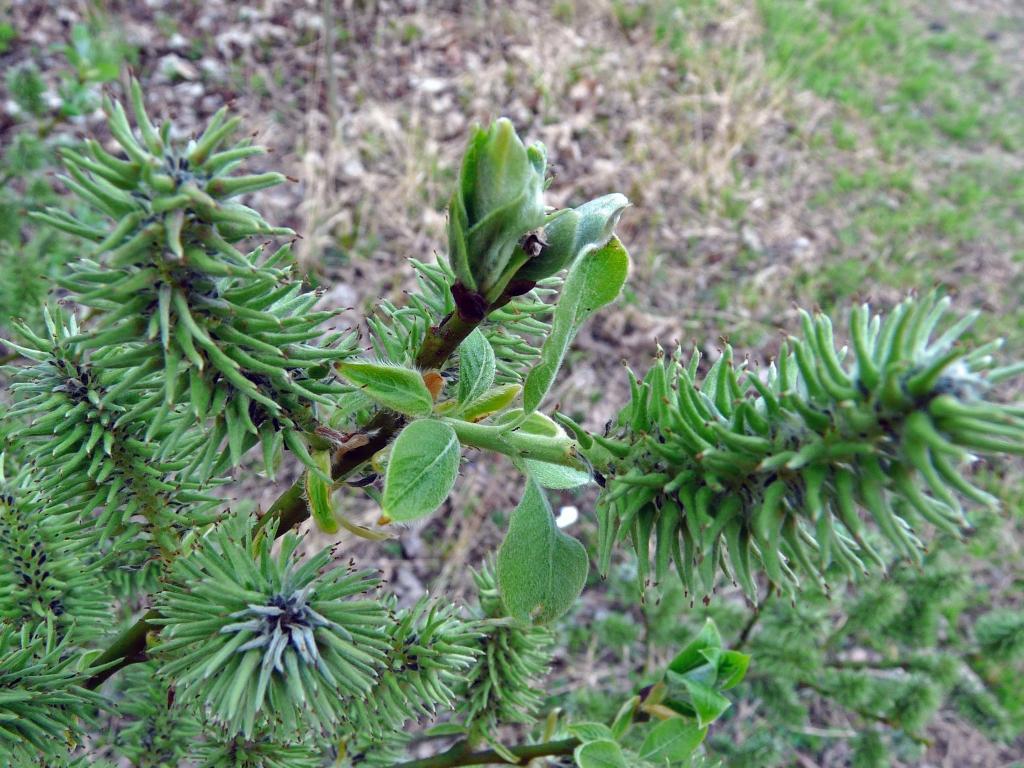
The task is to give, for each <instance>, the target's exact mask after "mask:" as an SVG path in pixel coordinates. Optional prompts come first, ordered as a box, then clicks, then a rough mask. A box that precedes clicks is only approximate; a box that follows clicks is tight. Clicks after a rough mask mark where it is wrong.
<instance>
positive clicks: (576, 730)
mask: <svg viewBox="0 0 1024 768" xmlns="http://www.w3.org/2000/svg"><path fill="white" fill-rule="evenodd" d="M567 730H568V731H569V735H570V736H575V737H576V738H577V739H579V740H580V741H582V742H588V741H602V740H608V741H614V740H615V737H614V736H613V735H612V731H611V728H609V727H608V726H607V725H605V724H604V723H573V724H572V725H570V726H569V727H568V729H567Z"/></svg>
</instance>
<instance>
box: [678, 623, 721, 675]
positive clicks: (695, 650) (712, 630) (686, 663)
mask: <svg viewBox="0 0 1024 768" xmlns="http://www.w3.org/2000/svg"><path fill="white" fill-rule="evenodd" d="M721 647H722V636H721V635H720V634H719V633H718V627H716V626H715V622H713V621H712V620H711V619H708V620H707V621H706V622H704V626H703V627H701V630H700V633H699V634H698V635H697V636H696V637H695V638H693V640H691V641H690V642H689V643H688V644H687V646H686V647H685V648H683V650H681V651H680V652H679V653H678V654H677V655H676V657H675V658H674V659H672V661H671V662H670V663H669V665H668V668H669V670H670V671H672V672H675V673H677V674H680V675H683V674H686V673H687V672H689V671H690V670H691V669H696V668H697V667H699V666H702V665H704V664H707V663H708V659H707V658H706V657H705V656H704V654H703V653H702V651H704V650H706V649H709V648H721Z"/></svg>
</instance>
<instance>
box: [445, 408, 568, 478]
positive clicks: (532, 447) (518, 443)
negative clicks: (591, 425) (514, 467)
mask: <svg viewBox="0 0 1024 768" xmlns="http://www.w3.org/2000/svg"><path fill="white" fill-rule="evenodd" d="M444 421H445V423H446V424H448V426H450V427H451V428H452V429H454V430H455V434H456V435H458V438H459V442H460V443H462V444H463V445H471V446H473V447H474V448H483V449H485V450H488V451H494V452H495V453H503V454H505V455H506V456H512V457H514V458H522V459H537V460H538V461H546V462H548V463H550V464H560V465H562V466H566V467H572V468H574V469H579V470H581V471H585V470H586V465H585V464H584V463H583V462H582V461H581V460H580V458H579V457H578V456H577V455H576V444H575V443H574V442H573V441H572V440H570V439H569V438H568V437H565V436H564V435H563V436H561V437H549V436H547V435H535V434H531V433H529V432H524V431H521V430H513V429H509V428H508V427H507V426H504V425H491V424H471V423H469V422H468V421H462V420H461V419H445V420H444Z"/></svg>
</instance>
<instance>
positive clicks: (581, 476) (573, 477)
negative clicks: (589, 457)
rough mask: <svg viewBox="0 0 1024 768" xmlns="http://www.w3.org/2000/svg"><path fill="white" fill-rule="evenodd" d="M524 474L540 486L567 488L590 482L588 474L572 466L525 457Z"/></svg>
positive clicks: (557, 488) (558, 488)
mask: <svg viewBox="0 0 1024 768" xmlns="http://www.w3.org/2000/svg"><path fill="white" fill-rule="evenodd" d="M523 465H524V467H525V469H526V474H528V475H529V476H530V477H532V478H533V479H534V480H536V481H537V483H538V484H539V485H540V486H541V487H542V488H551V489H553V490H568V489H570V488H579V487H580V486H581V485H586V484H587V483H589V482H590V479H591V478H590V474H589V473H587V472H584V471H582V470H580V469H575V468H574V467H563V466H562V465H561V464H551V463H549V462H547V461H537V460H536V459H527V460H526V461H524V462H523Z"/></svg>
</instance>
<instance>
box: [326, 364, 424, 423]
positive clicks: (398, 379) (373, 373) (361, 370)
mask: <svg viewBox="0 0 1024 768" xmlns="http://www.w3.org/2000/svg"><path fill="white" fill-rule="evenodd" d="M338 371H339V373H341V375H342V376H343V377H345V379H346V380H347V381H348V382H349V383H350V384H352V385H353V386H356V387H359V388H360V389H361V390H362V391H363V392H365V393H366V396H367V397H369V398H370V399H371V400H373V401H375V402H376V403H378V404H380V405H383V406H384V407H385V408H390V409H391V410H393V411H398V412H399V413H404V414H405V415H407V416H429V415H430V412H431V410H432V409H433V407H434V398H433V397H432V396H431V394H430V390H429V389H427V385H426V384H424V383H423V377H422V376H421V375H420V373H419V372H418V371H414V370H413V369H411V368H402V367H400V366H397V365H388V364H385V363H369V362H365V361H362V362H348V361H345V362H340V363H338Z"/></svg>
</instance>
